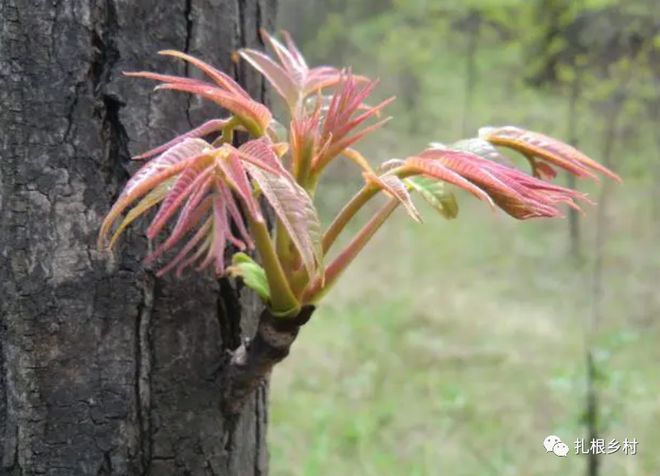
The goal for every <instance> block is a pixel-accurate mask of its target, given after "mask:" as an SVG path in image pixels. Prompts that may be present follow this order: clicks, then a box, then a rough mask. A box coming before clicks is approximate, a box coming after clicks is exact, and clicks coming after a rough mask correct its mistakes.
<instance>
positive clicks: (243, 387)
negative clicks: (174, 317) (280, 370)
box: [221, 305, 314, 415]
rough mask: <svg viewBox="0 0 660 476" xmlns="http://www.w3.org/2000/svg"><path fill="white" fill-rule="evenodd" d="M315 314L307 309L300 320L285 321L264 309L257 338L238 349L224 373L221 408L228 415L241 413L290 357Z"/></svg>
mask: <svg viewBox="0 0 660 476" xmlns="http://www.w3.org/2000/svg"><path fill="white" fill-rule="evenodd" d="M313 312H314V306H311V305H309V306H304V307H303V308H302V309H301V310H300V312H299V313H298V315H297V316H295V317H290V318H286V319H283V318H281V317H279V318H278V317H275V316H273V315H272V314H271V313H270V311H269V310H268V309H264V311H263V312H262V313H261V317H260V318H259V325H258V327H257V332H256V334H255V336H254V338H253V339H251V340H250V341H249V342H246V343H245V344H242V345H241V346H240V347H239V348H238V349H236V351H235V352H233V353H232V357H231V360H230V362H229V364H228V365H226V366H225V367H224V369H223V374H222V380H221V382H222V399H221V404H222V407H223V410H224V412H225V413H226V414H228V415H233V414H238V413H240V411H241V410H242V408H243V406H244V405H245V402H246V401H247V400H248V399H249V398H250V395H252V394H253V393H254V390H255V389H256V388H258V387H259V386H260V385H261V383H262V382H263V381H264V379H267V378H268V376H269V375H270V372H271V371H272V370H273V367H274V366H275V365H277V364H278V363H279V362H281V361H282V360H284V358H286V356H287V355H289V351H290V349H291V344H293V342H294V341H295V340H296V337H297V336H298V332H299V331H300V328H301V327H302V326H303V325H305V323H307V321H309V319H310V318H311V317H312V313H313Z"/></svg>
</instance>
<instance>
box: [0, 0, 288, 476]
mask: <svg viewBox="0 0 660 476" xmlns="http://www.w3.org/2000/svg"><path fill="white" fill-rule="evenodd" d="M274 9H275V0H177V1H172V2H158V1H156V0H144V1H140V2H126V1H120V0H73V1H67V2H62V1H55V2H51V1H46V0H31V1H28V0H0V104H2V108H0V130H2V131H3V132H2V134H1V135H0V318H1V319H2V320H1V325H0V475H19V474H20V475H32V474H48V475H67V476H70V475H88V474H90V475H92V474H94V475H96V474H98V475H158V476H160V475H164V476H166V475H182V474H187V475H198V474H199V475H207V474H214V475H241V476H242V475H252V474H254V475H263V474H266V472H267V461H266V456H267V453H266V447H265V428H266V415H267V402H266V399H267V386H265V385H259V386H258V388H257V390H256V391H255V392H252V394H251V395H250V396H249V397H248V398H247V402H246V405H245V407H244V408H243V409H242V411H241V412H240V413H239V415H238V417H233V416H232V417H229V416H228V415H227V414H226V413H224V412H223V411H221V410H220V408H219V406H218V396H219V395H220V394H221V392H222V387H221V385H222V384H221V382H220V375H221V374H222V372H221V371H222V369H219V368H218V365H219V363H221V362H223V361H224V359H223V357H224V355H225V352H226V350H232V349H235V348H237V347H238V346H239V345H240V343H241V342H242V341H243V340H244V339H245V338H246V337H252V336H254V333H255V332H256V328H257V316H258V314H259V312H260V309H259V308H258V305H257V302H256V299H255V298H254V297H253V295H252V294H251V293H248V292H244V290H243V289H241V288H240V287H239V286H236V285H235V284H234V283H232V282H229V281H224V280H223V281H220V282H218V281H217V280H215V279H213V278H212V277H200V276H189V277H187V278H185V279H183V280H179V281H174V280H171V279H164V280H156V279H155V278H154V276H153V274H152V273H150V272H149V271H148V270H143V269H142V266H141V264H140V259H141V257H143V256H144V255H145V252H146V244H145V241H144V239H143V234H142V233H141V232H140V231H135V232H131V233H129V234H128V236H127V238H126V239H125V240H123V242H122V244H121V245H120V249H119V250H118V252H117V254H116V256H114V257H111V258H108V257H107V256H105V255H102V254H100V253H98V252H97V250H96V248H95V239H96V233H97V230H98V225H99V223H100V220H101V218H102V216H103V215H104V214H105V213H106V212H107V211H108V209H109V207H110V204H111V202H112V201H113V200H114V199H115V198H116V196H117V194H118V193H119V191H120V189H121V187H122V185H123V183H124V182H125V181H126V179H127V178H128V176H129V175H130V173H131V172H132V171H133V170H134V168H135V165H134V164H131V163H130V155H132V154H135V153H137V152H138V151H142V150H145V149H146V148H147V147H149V146H153V145H155V144H157V143H161V142H163V141H165V140H167V139H169V138H171V137H172V135H173V134H175V133H176V132H177V131H184V130H186V129H187V128H188V127H189V125H188V121H191V122H192V123H194V124H198V123H199V122H200V121H202V120H204V119H206V118H209V117H212V116H217V115H218V111H217V109H215V108H213V107H212V106H209V105H208V104H203V103H201V102H200V101H199V100H198V99H195V98H193V99H191V100H188V99H187V97H186V96H184V95H177V94H174V93H162V94H156V95H152V94H151V92H150V90H151V87H152V86H153V84H149V83H148V82H147V81H135V80H128V79H125V78H122V77H121V75H120V72H121V71H123V70H135V69H139V70H143V69H145V70H158V71H163V72H169V73H176V74H184V73H185V72H186V69H185V66H184V65H183V64H182V63H180V62H175V61H172V60H171V59H169V60H168V59H165V58H161V57H158V56H156V55H155V53H156V52H157V51H158V50H160V49H165V48H174V49H180V50H184V49H185V50H187V51H188V52H190V53H191V54H193V55H196V56H201V57H203V58H204V59H205V60H208V61H209V62H210V63H212V64H215V65H218V66H219V67H221V68H222V69H224V70H226V71H235V73H236V76H237V77H238V78H239V79H240V80H241V81H242V82H243V84H244V85H245V86H246V87H247V88H248V89H249V90H250V92H251V93H252V94H253V95H255V96H257V97H259V96H262V95H263V91H264V89H263V82H262V81H261V79H260V78H258V77H257V76H256V75H254V74H252V73H251V72H249V71H248V70H247V69H245V68H243V67H242V66H238V67H237V66H235V65H234V64H233V63H232V62H231V59H230V53H231V51H233V50H234V49H236V48H237V47H239V45H241V44H248V45H250V46H257V45H258V44H259V40H258V37H257V30H258V28H259V27H265V28H267V29H272V24H271V22H272V20H273V17H274ZM190 74H196V73H195V72H194V71H190Z"/></svg>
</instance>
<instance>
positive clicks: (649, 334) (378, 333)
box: [269, 197, 660, 476]
mask: <svg viewBox="0 0 660 476" xmlns="http://www.w3.org/2000/svg"><path fill="white" fill-rule="evenodd" d="M463 198H466V197H463ZM462 202H464V203H465V202H467V201H466V200H462ZM465 208H467V209H466V210H462V213H461V215H462V216H460V217H459V219H458V220H455V221H451V222H450V221H445V220H443V219H441V218H435V217H434V216H433V214H432V211H431V210H429V209H424V212H425V216H426V217H427V220H426V221H427V223H426V224H425V226H419V225H415V224H413V223H407V221H406V218H405V217H403V216H398V217H397V218H396V220H395V221H394V222H392V223H390V224H389V225H388V226H387V227H386V228H385V229H384V230H382V232H381V234H380V235H378V236H377V238H376V239H375V241H374V242H373V243H372V244H371V246H370V247H369V248H368V250H367V251H366V253H365V254H364V256H362V257H360V258H359V259H358V261H356V263H355V264H354V266H353V267H352V268H351V269H350V271H349V272H348V273H347V274H346V276H345V279H344V281H343V282H342V283H340V284H339V285H338V287H337V288H336V289H335V290H333V292H331V293H330V294H329V295H328V296H327V298H326V301H324V303H323V305H322V307H321V308H320V309H319V310H318V312H317V314H316V315H315V316H314V319H313V320H312V321H311V322H310V323H309V324H308V325H307V326H306V327H305V328H304V329H303V331H302V333H301V335H300V338H299V339H298V341H297V342H296V343H295V345H294V349H293V352H292V355H291V356H290V357H289V358H288V359H287V360H286V361H285V362H284V363H283V364H281V365H280V366H279V367H278V368H277V369H276V371H275V372H274V376H273V382H272V414H271V427H270V436H269V439H270V444H271V453H272V470H273V474H275V475H337V474H359V475H404V474H405V475H408V474H412V475H416V474H419V475H435V474H438V475H439V474H452V475H475V474H498V475H509V474H510V475H555V474H556V475H567V474H582V472H583V466H584V463H585V460H584V457H583V456H576V455H575V454H570V455H569V457H567V458H565V459H560V458H556V457H554V456H552V455H546V454H545V453H544V450H543V448H542V441H543V438H544V437H545V436H546V435H547V434H550V433H556V434H558V435H560V436H562V437H563V438H564V440H565V441H566V442H567V443H568V444H569V446H570V447H571V452H572V447H573V442H574V441H575V439H576V438H578V437H585V431H584V428H583V427H582V426H581V417H582V412H583V409H584V403H583V401H584V398H583V395H584V388H585V382H584V375H585V371H584V323H585V320H586V318H587V317H588V316H589V315H590V313H591V297H590V293H591V291H590V289H591V267H590V264H589V263H586V264H585V265H583V266H582V267H580V268H576V267H574V266H572V265H571V263H570V260H569V259H567V257H566V253H565V236H564V233H565V224H564V223H563V222H561V221H549V222H527V223H523V224H521V223H518V222H514V221H513V220H510V219H508V218H506V217H504V216H503V215H502V214H492V213H490V212H489V211H488V210H487V209H486V207H484V206H482V205H481V204H474V205H471V206H468V207H465ZM624 233H625V230H618V229H617V230H614V233H613V237H612V239H611V240H610V241H609V246H608V248H607V251H608V253H607V256H608V258H607V261H606V268H605V295H604V298H603V303H602V306H603V309H604V315H603V318H602V321H601V322H600V324H599V332H598V335H597V337H596V349H597V357H598V359H599V360H598V361H599V365H600V366H601V370H602V373H603V374H604V376H603V378H602V380H601V381H600V382H599V385H600V389H601V395H602V411H603V423H604V433H603V436H604V437H606V438H617V439H619V440H623V438H625V437H630V438H632V437H635V438H637V439H638V441H640V448H639V451H640V452H639V454H638V455H637V456H624V455H621V454H618V455H613V456H605V457H604V458H603V469H604V472H603V474H605V475H617V476H618V475H633V474H634V475H646V474H653V473H654V471H656V470H657V469H658V468H660V455H659V454H658V453H657V452H656V451H655V445H657V444H658V442H660V427H658V426H657V425H654V424H652V422H653V421H654V420H655V421H656V422H657V421H658V417H659V416H660V401H659V400H658V398H657V395H658V394H659V392H660V378H658V377H659V376H660V375H659V374H658V363H659V362H660V350H658V346H657V342H658V338H659V337H660V335H659V334H660V332H659V329H658V326H657V323H656V322H652V320H649V319H648V318H645V317H644V313H643V312H642V311H644V310H648V303H642V302H638V301H636V300H634V299H633V297H632V296H631V294H630V289H629V288H628V287H629V286H630V287H632V288H634V289H636V290H637V291H638V293H642V294H643V293H644V292H649V293H651V294H654V291H653V290H654V289H655V288H654V286H653V283H652V282H650V281H649V280H650V279H652V277H653V276H652V273H650V271H651V270H650V269H648V266H647V267H646V269H647V274H646V275H645V277H644V276H642V275H640V274H638V273H640V269H638V267H639V266H640V265H642V263H639V262H637V261H636V260H635V256H636V250H635V249H634V248H633V247H634V245H635V244H636V243H637V244H638V243H640V241H639V240H640V239H641V237H639V236H637V237H635V241H633V240H632V238H633V237H628V239H627V240H625V239H624V238H625V237H624V236H623V234H624ZM621 241H627V244H628V246H627V247H624V246H623V244H622V243H621ZM642 268H644V266H642ZM641 271H643V270H641ZM631 279H632V280H633V281H634V282H633V283H630V282H629V281H630V280H631ZM645 279H646V281H645ZM644 282H645V283H646V286H650V288H649V289H646V291H643V290H642V289H641V288H640V286H642V284H643V283H644ZM655 305H656V307H655V308H654V309H655V312H656V313H657V309H658V307H657V301H656V302H655Z"/></svg>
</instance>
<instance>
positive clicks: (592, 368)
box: [585, 83, 626, 476]
mask: <svg viewBox="0 0 660 476" xmlns="http://www.w3.org/2000/svg"><path fill="white" fill-rule="evenodd" d="M624 84H625V83H624ZM625 100H626V92H625V89H624V86H621V87H620V88H619V89H618V90H617V91H615V93H614V94H613V95H612V97H611V98H610V100H609V101H608V102H607V103H606V105H605V107H604V110H603V112H604V118H605V120H604V125H605V127H604V128H603V139H602V144H603V150H602V153H601V157H602V163H603V165H604V166H605V167H607V168H609V169H612V168H613V158H614V149H615V146H616V142H617V138H618V124H619V118H620V116H621V112H622V109H623V105H624V103H625ZM611 186H612V185H611V183H610V182H606V183H603V185H602V186H601V189H600V193H599V195H598V200H597V203H598V210H597V212H596V230H595V237H594V240H595V244H594V249H593V253H594V268H593V275H592V288H591V306H592V311H591V316H590V320H589V323H588V326H587V331H586V332H587V335H586V343H587V345H586V356H585V357H586V359H585V360H586V374H587V375H586V378H587V391H586V402H585V424H586V427H587V432H588V441H590V442H591V441H594V440H597V439H599V438H600V436H601V432H602V430H603V429H602V428H601V424H600V398H599V388H598V380H599V379H598V375H601V374H603V373H604V372H605V370H604V369H599V368H598V364H597V363H596V361H595V360H594V354H595V353H596V352H595V350H596V349H595V346H596V344H595V341H596V338H597V335H598V328H599V327H600V322H601V321H602V320H603V288H604V276H603V268H604V266H603V262H604V259H605V245H606V242H607V238H608V233H609V229H608V226H607V212H608V210H607V205H608V201H609V200H608V198H609V196H610V193H611V192H610V190H611ZM600 458H601V456H600V455H599V454H597V453H596V452H593V451H592V452H590V453H589V455H588V460H587V470H586V475H587V476H598V475H599V474H600V463H601V459H600Z"/></svg>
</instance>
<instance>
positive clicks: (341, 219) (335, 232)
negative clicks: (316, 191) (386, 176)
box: [323, 184, 378, 255]
mask: <svg viewBox="0 0 660 476" xmlns="http://www.w3.org/2000/svg"><path fill="white" fill-rule="evenodd" d="M376 193H378V188H376V187H374V186H373V185H369V184H367V185H365V186H364V187H362V189H361V190H360V191H359V192H358V193H356V194H355V195H354V196H353V198H351V199H350V201H349V202H348V203H347V204H346V205H344V208H342V209H341V211H340V212H339V214H338V215H337V216H336V217H335V219H334V220H333V222H332V223H331V224H330V227H328V230H327V231H326V232H325V234H324V235H323V254H324V255H325V254H326V253H327V252H328V251H329V250H330V248H331V247H332V245H333V243H334V242H335V240H336V239H337V237H338V236H339V235H340V234H341V232H342V231H343V230H344V228H345V227H346V225H347V224H348V223H349V222H350V221H351V220H352V219H353V217H354V216H355V215H356V214H357V212H359V211H360V209H361V208H362V207H363V206H364V205H365V204H366V203H367V202H368V201H369V200H371V198H372V197H373V196H374V195H376Z"/></svg>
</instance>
